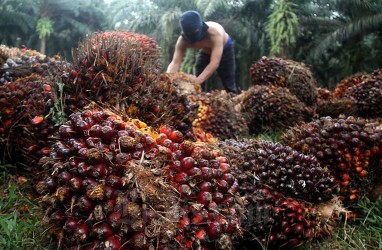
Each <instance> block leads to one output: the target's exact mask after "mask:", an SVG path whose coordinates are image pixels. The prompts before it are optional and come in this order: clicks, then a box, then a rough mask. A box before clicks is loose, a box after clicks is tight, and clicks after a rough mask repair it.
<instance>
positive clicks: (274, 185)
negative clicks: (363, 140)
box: [219, 139, 344, 249]
mask: <svg viewBox="0 0 382 250" xmlns="http://www.w3.org/2000/svg"><path fill="white" fill-rule="evenodd" d="M219 148H220V149H221V150H222V152H224V155H226V156H227V158H228V159H230V164H231V168H232V172H233V174H234V176H236V178H237V179H238V182H239V194H240V196H241V198H242V200H243V202H244V204H245V208H246V213H245V217H243V218H242V226H243V229H244V230H245V234H244V241H241V242H239V243H238V244H240V247H241V248H243V246H245V247H244V249H257V248H260V245H259V244H258V242H257V241H258V240H259V241H260V243H261V244H263V245H265V246H268V249H289V248H291V247H294V246H297V245H300V244H302V243H304V242H306V241H310V240H313V239H318V238H322V237H326V236H328V235H330V233H331V231H332V229H333V228H334V227H335V225H336V224H337V222H338V220H339V219H340V214H341V213H342V212H343V211H344V209H343V207H342V205H341V203H340V202H339V201H338V199H337V198H336V197H335V196H333V193H332V192H333V189H334V188H335V185H336V182H335V180H334V178H333V176H331V174H330V173H329V171H328V170H327V169H326V168H323V167H321V166H320V164H319V162H318V161H317V159H316V158H315V157H314V156H312V155H305V154H301V153H299V152H297V151H296V150H293V149H291V148H290V147H288V146H283V145H281V144H280V143H273V142H268V141H264V140H258V139H241V140H232V139H231V140H225V141H223V142H220V143H219Z"/></svg>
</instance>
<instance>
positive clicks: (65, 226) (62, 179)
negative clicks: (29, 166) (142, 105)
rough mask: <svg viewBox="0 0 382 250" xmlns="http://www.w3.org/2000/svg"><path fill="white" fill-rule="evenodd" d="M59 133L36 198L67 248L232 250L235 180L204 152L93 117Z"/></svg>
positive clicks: (84, 116)
mask: <svg viewBox="0 0 382 250" xmlns="http://www.w3.org/2000/svg"><path fill="white" fill-rule="evenodd" d="M59 132H60V138H59V140H58V141H57V143H55V144H54V146H53V147H52V152H51V154H50V156H49V157H45V158H42V159H41V160H40V164H41V165H40V166H41V172H42V173H45V174H46V176H44V177H42V178H41V181H40V182H39V183H38V184H37V191H38V192H39V193H40V194H41V195H42V196H43V198H42V199H43V200H44V201H45V204H46V209H47V217H48V218H49V223H50V228H51V229H52V232H53V234H55V235H56V237H57V238H58V239H59V240H60V241H61V242H62V244H64V245H65V246H67V247H70V246H78V247H85V246H86V245H91V246H92V247H94V248H96V247H102V246H106V245H107V244H109V245H110V244H113V245H116V246H119V245H123V246H125V247H126V248H128V249H142V248H151V247H155V248H156V247H158V248H166V247H167V248H172V249H174V248H186V249H191V248H197V247H204V248H206V249H216V248H218V247H217V246H221V249H230V246H231V245H232V244H229V242H231V241H232V240H233V239H234V238H235V237H237V236H239V235H240V233H241V231H240V224H238V223H235V224H232V223H230V222H231V220H235V221H238V212H237V206H238V205H237V203H236V201H235V199H234V195H235V193H236V191H237V188H236V186H237V184H235V183H237V182H236V179H235V178H227V177H226V175H228V174H229V173H230V168H229V165H228V164H227V163H226V160H225V159H224V158H223V157H219V156H217V155H216V153H215V152H214V151H213V150H212V149H210V148H209V146H208V145H207V144H203V143H200V142H198V143H194V142H191V141H184V137H183V135H182V133H180V132H179V131H176V130H172V129H170V128H162V129H161V131H159V132H162V133H158V132H156V131H155V130H153V129H151V128H150V127H148V126H147V125H146V124H145V123H143V122H141V121H140V120H137V119H127V118H126V119H122V118H121V117H119V116H117V115H116V114H114V113H112V112H110V111H107V110H95V109H86V110H83V111H79V112H76V113H73V114H72V115H71V116H70V119H69V121H68V122H67V123H66V124H64V125H62V126H61V127H60V130H59ZM164 137H166V139H164ZM70 177H71V179H69V178H70ZM201 182H209V183H210V186H209V188H202V187H201V184H200V183H201ZM207 186H208V185H206V187H207ZM56 214H60V215H62V214H64V216H63V217H62V216H61V217H60V218H59V219H57V218H58V217H57V216H56ZM53 215H54V216H53Z"/></svg>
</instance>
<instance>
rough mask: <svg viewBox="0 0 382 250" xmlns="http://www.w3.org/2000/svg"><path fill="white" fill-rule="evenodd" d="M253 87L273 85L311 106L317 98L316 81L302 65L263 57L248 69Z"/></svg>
mask: <svg viewBox="0 0 382 250" xmlns="http://www.w3.org/2000/svg"><path fill="white" fill-rule="evenodd" d="M249 71H250V77H251V82H252V84H253V85H270V84H272V85H275V86H279V87H285V88H288V89H289V90H290V92H291V93H292V94H294V95H295V96H296V97H297V98H298V99H299V100H300V101H302V102H303V103H305V105H307V106H312V105H313V104H314V103H315V101H316V98H317V87H316V80H315V78H314V77H313V75H312V73H311V71H310V69H309V68H308V67H307V66H306V65H305V64H303V63H299V62H295V61H292V60H285V59H282V58H277V57H274V58H268V57H265V56H263V57H262V58H261V59H260V60H258V61H257V62H255V63H253V64H252V65H251V67H250V69H249Z"/></svg>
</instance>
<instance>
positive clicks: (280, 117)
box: [238, 85, 313, 133]
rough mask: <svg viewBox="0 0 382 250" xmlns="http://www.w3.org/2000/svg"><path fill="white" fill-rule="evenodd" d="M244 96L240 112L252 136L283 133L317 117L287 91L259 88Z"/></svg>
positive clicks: (248, 91)
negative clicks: (255, 134) (254, 134)
mask: <svg viewBox="0 0 382 250" xmlns="http://www.w3.org/2000/svg"><path fill="white" fill-rule="evenodd" d="M240 95H241V96H242V97H241V102H240V104H239V105H238V109H239V110H240V112H241V113H242V114H243V116H244V118H245V119H246V121H247V124H248V126H249V130H250V132H251V133H261V132H264V131H273V132H276V131H280V130H283V129H286V128H288V127H290V126H293V125H295V124H298V123H302V122H306V121H310V120H311V118H312V117H313V110H312V109H311V108H310V107H307V106H306V105H305V104H304V103H303V102H301V101H300V100H299V99H297V98H296V96H294V95H293V94H291V92H290V91H289V90H288V89H287V88H283V87H276V86H272V85H270V86H260V85H256V86H252V87H250V88H249V89H248V90H247V91H243V92H242V93H241V94H240Z"/></svg>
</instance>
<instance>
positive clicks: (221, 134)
mask: <svg viewBox="0 0 382 250" xmlns="http://www.w3.org/2000/svg"><path fill="white" fill-rule="evenodd" d="M233 96H234V94H232V93H227V92H226V91H212V92H208V93H201V94H199V95H194V96H192V97H191V100H192V102H194V103H196V104H198V105H199V107H198V114H197V118H196V119H195V120H194V121H193V123H192V124H193V128H194V129H195V130H196V131H198V130H203V131H204V132H206V133H210V134H212V135H213V136H215V137H217V138H219V139H223V140H224V139H229V138H237V137H240V136H246V135H248V133H249V129H248V125H247V122H246V120H245V119H244V117H243V115H242V113H241V112H238V111H236V110H235V102H234V100H233V99H232V98H233Z"/></svg>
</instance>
